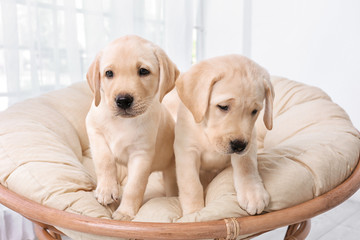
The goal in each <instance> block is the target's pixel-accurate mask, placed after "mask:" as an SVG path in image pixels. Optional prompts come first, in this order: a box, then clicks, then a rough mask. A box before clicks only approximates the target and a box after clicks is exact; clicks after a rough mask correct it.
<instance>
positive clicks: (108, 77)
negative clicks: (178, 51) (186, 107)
mask: <svg viewBox="0 0 360 240" xmlns="http://www.w3.org/2000/svg"><path fill="white" fill-rule="evenodd" d="M178 75H179V71H178V69H177V67H176V66H175V64H174V63H173V62H172V61H171V60H170V59H169V58H168V56H167V55H166V54H165V52H164V51H163V50H162V49H161V48H159V47H158V46H156V45H155V44H153V43H151V42H149V41H147V40H145V39H142V38H140V37H138V36H125V37H121V38H119V39H117V40H115V41H113V42H112V43H110V44H109V45H108V46H107V47H105V48H104V49H103V50H102V51H101V52H100V53H99V54H98V55H97V56H96V58H95V60H94V61H93V63H92V64H91V65H90V67H89V70H88V73H87V75H86V78H87V81H88V83H89V86H90V88H91V90H92V91H93V93H94V98H95V99H94V103H95V106H98V105H99V104H100V102H101V101H104V104H107V106H108V107H109V108H110V109H112V110H113V111H114V114H115V115H118V116H121V117H136V116H138V115H141V114H143V113H144V112H145V111H146V110H147V108H148V106H149V105H150V104H151V103H152V101H153V100H154V99H156V100H158V101H160V102H161V101H162V99H163V97H164V96H165V95H166V93H168V92H169V91H171V90H172V89H173V88H174V86H175V80H176V78H177V77H178Z"/></svg>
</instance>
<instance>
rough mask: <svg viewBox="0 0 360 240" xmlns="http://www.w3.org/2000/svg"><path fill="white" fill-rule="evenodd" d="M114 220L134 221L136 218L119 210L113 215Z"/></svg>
mask: <svg viewBox="0 0 360 240" xmlns="http://www.w3.org/2000/svg"><path fill="white" fill-rule="evenodd" d="M112 218H113V219H114V220H119V221H131V220H132V219H134V216H131V215H128V214H126V213H122V212H121V211H119V210H116V211H115V212H114V213H113V214H112Z"/></svg>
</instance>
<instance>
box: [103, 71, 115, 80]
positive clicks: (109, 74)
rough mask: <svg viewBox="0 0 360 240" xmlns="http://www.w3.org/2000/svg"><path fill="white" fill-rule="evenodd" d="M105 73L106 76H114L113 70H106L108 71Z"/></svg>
mask: <svg viewBox="0 0 360 240" xmlns="http://www.w3.org/2000/svg"><path fill="white" fill-rule="evenodd" d="M105 75H106V77H107V78H112V77H113V76H114V73H113V71H111V70H108V71H106V72H105Z"/></svg>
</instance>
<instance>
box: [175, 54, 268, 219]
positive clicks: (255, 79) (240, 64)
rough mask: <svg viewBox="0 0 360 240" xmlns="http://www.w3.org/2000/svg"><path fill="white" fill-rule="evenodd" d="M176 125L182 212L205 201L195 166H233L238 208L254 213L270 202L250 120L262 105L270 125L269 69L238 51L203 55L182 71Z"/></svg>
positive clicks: (188, 211)
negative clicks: (258, 163) (203, 57)
mask: <svg viewBox="0 0 360 240" xmlns="http://www.w3.org/2000/svg"><path fill="white" fill-rule="evenodd" d="M176 88H177V91H178V94H179V97H180V99H181V101H182V103H183V104H181V105H180V107H179V111H178V117H177V123H176V126H175V143H174V149H175V158H176V173H177V180H178V185H179V195H180V202H181V206H182V210H183V214H189V213H193V212H195V211H199V210H200V209H201V208H203V207H204V196H203V186H202V184H201V182H200V180H199V173H200V171H202V170H204V171H214V170H216V171H221V170H222V169H224V168H225V167H227V166H229V165H230V164H231V165H232V167H233V173H234V186H235V190H236V193H237V199H238V201H239V204H240V206H241V208H243V209H244V210H246V211H247V212H248V213H249V214H251V215H253V214H256V213H258V214H259V213H261V212H262V211H263V210H264V208H265V207H266V205H267V204H268V203H269V194H268V193H267V191H266V190H265V188H264V186H263V183H262V179H261V177H260V175H259V172H258V167H257V155H256V154H257V143H256V133H255V128H254V124H255V121H256V119H257V117H258V115H259V112H260V111H261V110H262V108H263V102H264V99H265V113H264V122H265V125H266V127H267V128H268V129H271V128H272V104H273V98H274V91H273V87H272V85H271V83H270V77H269V74H268V72H267V71H266V70H265V69H263V68H262V67H261V66H259V65H258V64H256V63H255V62H253V61H251V60H250V59H248V58H246V57H243V56H240V55H229V56H222V57H216V58H212V59H209V60H205V61H202V62H200V63H198V64H196V65H194V66H192V67H191V68H190V70H189V71H188V72H186V73H184V74H182V75H181V76H180V77H179V79H178V80H177V82H176Z"/></svg>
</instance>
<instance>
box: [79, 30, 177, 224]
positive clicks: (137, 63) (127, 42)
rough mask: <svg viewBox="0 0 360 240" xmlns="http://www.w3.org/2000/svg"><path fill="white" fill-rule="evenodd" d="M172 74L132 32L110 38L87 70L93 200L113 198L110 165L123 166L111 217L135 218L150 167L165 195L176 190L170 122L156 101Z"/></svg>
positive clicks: (173, 69)
mask: <svg viewBox="0 0 360 240" xmlns="http://www.w3.org/2000/svg"><path fill="white" fill-rule="evenodd" d="M178 75H179V71H178V69H177V68H176V66H175V64H174V63H173V62H172V61H171V60H170V59H169V58H168V57H167V55H166V54H165V52H164V51H163V50H162V49H160V48H159V47H157V46H156V45H154V44H153V43H151V42H149V41H147V40H145V39H142V38H140V37H137V36H125V37H122V38H119V39H117V40H115V41H113V42H112V43H110V44H109V45H108V46H107V47H106V48H105V49H103V50H102V51H101V52H100V53H99V54H98V55H97V57H96V59H95V60H94V62H93V63H92V64H91V66H90V68H89V71H88V73H87V80H88V83H89V85H90V88H91V90H92V91H93V93H94V102H93V104H92V106H91V108H90V111H89V113H88V115H87V118H86V126H87V132H88V136H89V140H90V148H91V152H92V156H93V161H94V166H95V170H96V176H97V187H96V190H95V197H96V198H97V200H98V201H99V203H101V204H103V205H107V204H110V203H112V202H114V201H117V200H118V199H119V197H120V192H119V186H118V185H119V182H118V179H117V173H116V163H119V164H122V165H125V166H127V167H128V179H127V183H126V185H125V187H124V189H123V193H122V196H121V203H120V206H119V207H118V209H117V210H116V211H115V212H114V214H113V218H114V219H121V220H129V219H132V218H133V217H134V216H135V214H136V213H137V212H138V210H139V208H140V206H141V204H142V201H143V195H144V191H145V188H146V185H147V182H148V177H149V175H150V173H151V172H152V171H155V170H161V171H163V176H164V181H165V188H166V192H167V195H176V194H177V186H176V176H175V168H174V167H175V160H174V152H173V142H174V120H173V119H172V117H171V115H170V114H169V113H168V111H167V110H166V109H165V107H164V106H163V105H162V104H161V101H162V99H163V97H164V96H165V94H166V93H168V92H169V91H171V89H173V88H174V86H175V80H176V78H177V76H178Z"/></svg>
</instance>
